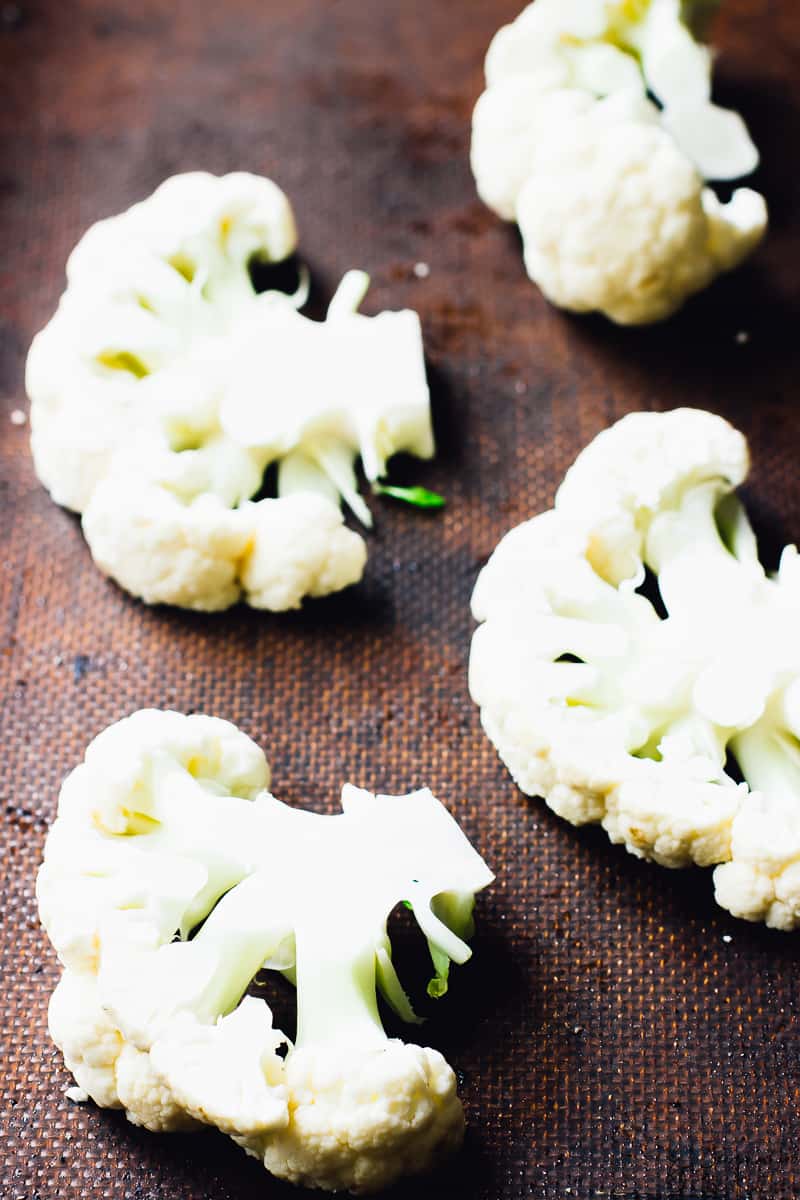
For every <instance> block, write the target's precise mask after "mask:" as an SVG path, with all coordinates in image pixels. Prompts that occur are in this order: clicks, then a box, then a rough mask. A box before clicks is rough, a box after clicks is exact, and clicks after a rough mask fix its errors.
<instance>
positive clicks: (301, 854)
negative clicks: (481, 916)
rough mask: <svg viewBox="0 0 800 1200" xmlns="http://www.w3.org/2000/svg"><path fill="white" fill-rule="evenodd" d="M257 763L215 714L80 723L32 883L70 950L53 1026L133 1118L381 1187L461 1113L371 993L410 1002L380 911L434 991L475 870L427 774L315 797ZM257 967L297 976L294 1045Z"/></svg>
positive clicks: (328, 1182) (312, 1177) (314, 1173)
mask: <svg viewBox="0 0 800 1200" xmlns="http://www.w3.org/2000/svg"><path fill="white" fill-rule="evenodd" d="M268 783H269V768H268V766H267V763H266V760H265V758H264V756H263V754H262V753H261V751H260V750H259V749H258V748H257V747H256V746H255V744H254V743H253V742H251V741H250V739H249V738H247V737H245V736H244V734H242V733H240V732H239V731H238V730H237V729H235V728H234V727H233V726H231V725H229V724H227V723H226V722H224V721H219V720H215V719H213V718H210V717H205V716H191V717H185V716H182V715H180V714H178V713H172V712H157V711H144V712H138V713H135V714H134V715H133V716H131V717H128V718H127V719H126V720H123V721H120V722H119V723H118V724H116V725H113V726H111V727H110V728H109V729H107V730H105V732H103V733H101V734H100V735H99V737H97V738H96V739H95V740H94V742H92V744H91V745H90V746H89V748H88V750H87V752H86V757H85V761H84V763H83V764H82V765H81V766H79V767H77V768H76V770H75V771H73V772H72V774H71V775H70V776H69V777H68V778H67V780H66V782H65V783H64V786H63V788H62V792H61V797H60V800H59V810H58V818H57V820H56V822H55V824H54V825H53V828H52V830H51V832H50V834H49V837H48V840H47V844H46V847H45V855H44V862H43V864H42V866H41V869H40V871H39V876H38V880H37V896H38V901H39V911H40V915H41V918H42V921H43V923H44V925H45V927H46V929H47V931H48V933H49V935H50V937H51V940H52V941H53V944H54V946H55V948H56V951H57V952H58V955H59V958H60V959H61V961H62V963H63V965H64V974H63V976H62V979H61V982H60V983H59V984H58V987H57V988H56V990H55V992H54V994H53V997H52V1000H51V1003H50V1030H51V1034H52V1036H53V1039H54V1041H55V1042H56V1044H57V1045H58V1046H59V1047H60V1048H61V1050H62V1052H63V1054H64V1060H65V1063H66V1065H67V1067H68V1068H69V1069H70V1070H71V1071H72V1073H73V1074H74V1076H75V1079H76V1082H77V1084H78V1086H79V1087H81V1088H83V1089H84V1091H85V1092H86V1093H87V1095H89V1096H91V1097H92V1099H93V1100H95V1102H96V1103H98V1104H100V1105H103V1106H106V1107H115V1108H120V1107H121V1108H123V1109H124V1110H125V1112H126V1114H127V1116H128V1119H129V1120H130V1121H132V1122H134V1123H135V1124H139V1125H144V1126H146V1127H147V1128H149V1129H152V1130H165V1131H166V1130H171V1129H192V1128H197V1127H200V1126H202V1125H213V1126H216V1127H217V1128H219V1129H221V1130H222V1131H224V1132H225V1133H227V1134H229V1135H230V1136H231V1137H232V1138H233V1139H234V1140H235V1141H236V1142H238V1143H239V1144H240V1145H241V1146H242V1147H243V1148H244V1149H245V1150H246V1151H247V1153H248V1154H251V1155H254V1156H255V1157H256V1158H259V1159H260V1160H261V1161H262V1162H263V1163H264V1165H265V1166H266V1168H267V1169H268V1170H269V1171H271V1172H272V1173H273V1174H274V1175H277V1176H279V1177H280V1178H282V1179H286V1180H289V1181H291V1182H293V1183H298V1184H303V1185H306V1186H312V1187H320V1188H324V1189H327V1190H332V1191H333V1190H338V1189H349V1190H351V1191H353V1192H356V1193H362V1192H370V1191H376V1190H378V1189H379V1188H382V1187H386V1186H389V1185H390V1184H391V1183H393V1182H394V1181H395V1180H396V1179H398V1178H399V1177H401V1176H403V1175H410V1174H415V1173H417V1172H420V1171H424V1170H426V1169H428V1168H429V1167H431V1166H432V1165H433V1164H434V1163H436V1162H438V1161H439V1160H440V1159H441V1158H443V1157H444V1156H445V1155H447V1154H448V1153H450V1152H451V1151H452V1150H454V1149H455V1148H456V1147H457V1146H458V1145H459V1144H460V1141H461V1138H462V1136H463V1129H464V1115H463V1111H462V1107H461V1103H460V1101H459V1098H458V1095H457V1091H456V1080H455V1075H454V1073H453V1071H452V1069H451V1067H450V1066H449V1065H448V1064H447V1062H446V1061H445V1059H444V1058H443V1057H442V1055H441V1054H440V1053H439V1052H438V1051H436V1050H433V1049H430V1048H427V1047H422V1046H417V1045H407V1044H405V1043H403V1042H402V1041H400V1040H399V1039H397V1038H392V1039H390V1038H388V1037H387V1035H386V1033H385V1032H384V1030H383V1026H382V1024H381V1020H380V1016H379V1012H378V1003H377V991H378V990H380V991H381V993H382V994H383V995H384V996H385V998H386V999H387V1001H388V1002H389V1003H390V1005H391V1006H392V1007H393V1008H394V1009H395V1011H396V1012H398V1013H399V1015H400V1016H401V1017H403V1018H404V1019H407V1020H410V1021H415V1020H416V1017H415V1016H414V1012H413V1009H412V1008H411V1005H410V1003H409V1001H408V998H407V997H406V995H405V992H404V991H403V989H402V986H401V984H400V982H399V979H398V978H397V974H396V972H395V969H394V966H393V965H392V961H391V946H390V943H389V939H388V936H387V932H386V924H387V919H388V917H389V914H390V912H391V911H392V910H393V909H394V908H395V906H396V905H397V904H399V903H401V901H402V900H404V899H406V898H410V901H411V904H412V907H413V912H414V915H415V917H416V919H417V922H418V924H419V925H420V928H421V929H422V931H423V933H424V934H425V936H426V938H427V940H428V945H429V948H430V952H431V956H432V959H433V962H434V966H435V969H436V972H437V978H438V979H439V980H440V981H441V982H442V987H440V988H439V992H440V993H441V992H442V991H444V990H445V986H446V979H447V972H448V970H449V966H450V963H451V962H457V963H462V962H465V961H466V960H467V959H468V958H469V956H470V948H469V946H468V945H467V943H466V941H465V940H464V939H465V938H466V937H468V936H470V935H471V932H472V909H473V904H474V897H475V893H476V892H477V891H479V890H480V889H481V888H483V887H485V886H487V884H489V883H490V882H491V880H492V875H491V872H490V871H489V869H488V867H487V866H486V864H485V863H484V862H483V860H482V859H481V858H480V856H479V855H478V854H477V853H476V851H475V850H473V848H472V847H471V846H470V844H469V842H468V841H467V839H466V838H465V836H464V834H463V833H462V832H461V830H460V829H459V827H458V825H457V824H456V822H455V821H454V820H453V818H452V817H451V816H450V815H449V814H448V813H447V812H446V810H445V809H444V808H443V807H442V805H441V804H440V803H439V802H438V801H437V800H436V799H435V798H434V797H433V796H432V795H431V793H430V792H429V791H427V790H423V791H419V792H414V793H412V794H411V795H408V796H373V795H372V794H371V793H369V792H365V791H362V790H360V789H357V788H354V787H351V786H349V785H348V786H346V787H345V788H344V789H343V792H342V810H343V811H342V812H341V813H340V814H339V815H337V816H320V815H317V814H314V813H310V812H304V811H301V810H298V809H292V808H290V807H288V806H287V805H285V804H282V803H280V802H279V801H278V800H276V799H275V798H274V797H273V796H271V795H270V794H269V792H267V791H266V790H265V789H266V787H267V786H268ZM332 896H334V897H335V899H336V902H335V903H333V904H332V903H331V897H332ZM266 969H271V970H280V971H282V972H283V973H284V974H285V975H286V976H287V978H289V979H290V980H291V981H292V982H293V983H295V984H296V987H297V1001H298V1031H297V1040H296V1043H295V1044H294V1045H291V1044H290V1043H289V1041H288V1039H287V1038H286V1036H285V1035H284V1034H283V1033H282V1032H281V1031H280V1030H278V1029H275V1028H274V1026H273V1023H272V1014H271V1011H270V1009H269V1007H268V1005H267V1004H266V1002H265V1001H264V1000H263V999H260V998H259V999H256V998H255V997H253V996H250V995H246V992H247V989H248V987H249V986H250V984H251V983H252V981H253V979H254V978H255V976H256V975H258V974H259V972H261V971H263V970H266ZM284 1047H288V1051H287V1052H286V1053H285V1056H284V1055H282V1054H281V1052H280V1051H281V1050H282V1049H283V1048H284Z"/></svg>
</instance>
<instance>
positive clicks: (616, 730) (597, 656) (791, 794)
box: [470, 409, 800, 929]
mask: <svg viewBox="0 0 800 1200" xmlns="http://www.w3.org/2000/svg"><path fill="white" fill-rule="evenodd" d="M747 470H748V453H747V445H746V442H745V440H744V438H743V437H742V435H741V434H740V433H738V432H737V431H736V430H735V429H733V428H732V427H731V426H730V425H729V424H728V423H727V422H726V421H724V420H723V419H722V418H720V417H716V416H713V415H712V414H710V413H706V412H701V411H697V410H692V409H679V410H677V411H675V412H671V413H667V414H657V413H636V414H632V415H631V416H628V417H625V418H624V419H623V420H622V421H620V422H619V423H618V424H617V425H615V426H613V427H612V428H611V429H609V430H607V431H605V432H604V433H601V434H600V435H599V436H598V437H597V438H596V439H595V440H594V442H592V443H591V444H590V445H589V446H588V447H587V448H586V449H585V450H584V451H583V452H582V453H581V454H580V455H579V456H578V459H577V460H576V462H575V464H574V465H573V466H572V467H571V469H570V470H569V471H568V472H567V475H566V477H565V479H564V482H563V484H562V485H561V488H560V489H559V491H558V494H557V496H556V502H555V507H554V508H553V509H552V510H551V511H549V512H546V513H543V514H542V515H541V516H538V517H534V518H533V520H531V521H528V522H526V523H525V524H523V525H520V526H518V528H516V529H514V530H512V532H511V533H509V534H508V535H507V536H506V537H505V538H504V539H503V540H502V542H501V543H500V545H499V546H498V547H497V549H496V550H495V552H494V554H493V556H492V558H491V559H490V561H489V563H488V564H487V566H486V567H485V568H484V569H483V571H482V572H481V575H480V577H479V579H478V582H477V585H476V587H475V593H474V595H473V601H472V604H473V613H474V615H475V618H476V620H478V621H480V622H481V625H480V627H479V628H478V629H477V630H476V632H475V635H474V638H473V643H472V653H471V660H470V690H471V693H472V696H473V699H474V700H475V701H476V703H477V704H479V705H480V708H481V718H482V721H483V725H484V728H485V730H486V732H487V733H488V735H489V737H490V738H491V740H492V741H493V742H494V744H495V746H496V747H497V750H498V752H499V754H500V756H501V758H502V759H503V761H504V762H505V763H506V765H507V766H508V768H509V770H510V771H511V773H512V775H513V776H514V778H515V780H516V781H517V783H518V784H519V786H520V787H521V788H522V790H523V791H524V792H526V793H528V794H529V795H541V796H543V797H544V798H545V800H546V801H547V803H548V804H549V806H550V807H551V808H552V809H553V810H554V811H555V812H556V813H558V814H559V815H560V816H562V817H565V818H566V819H567V820H568V821H571V822H572V823H573V824H576V825H580V824H584V823H586V822H600V823H601V824H602V825H603V827H604V829H605V830H606V831H607V833H608V835H609V837H610V838H611V840H612V841H613V842H620V843H623V844H624V845H625V847H626V848H627V849H628V850H629V851H630V852H631V853H632V854H635V855H637V856H639V857H641V858H650V859H652V860H654V861H655V862H658V863H661V864H662V865H664V866H668V867H682V866H686V865H688V864H690V863H697V864H699V865H701V866H707V865H711V864H721V865H719V866H717V869H716V871H715V874H714V880H715V885H716V895H717V900H718V901H719V903H720V904H721V905H722V906H723V907H725V908H727V909H728V910H729V911H730V912H732V913H733V914H734V915H736V916H740V917H745V918H747V919H748V920H753V921H761V920H763V921H766V922H767V924H769V925H771V926H774V927H776V928H779V929H793V928H795V926H796V925H797V924H798V922H800V641H798V638H797V630H796V627H797V614H798V612H800V558H798V554H797V551H796V549H795V548H794V547H793V546H790V547H787V549H785V550H784V552H783V555H782V556H781V560H780V568H779V570H778V572H777V574H776V575H774V576H771V575H769V574H768V573H767V572H766V571H765V569H764V567H763V566H762V565H761V563H760V562H759V559H758V552H757V547H756V542H755V538H754V535H753V532H752V529H751V528H750V525H749V522H748V520H747V517H746V515H745V512H744V510H743V508H742V506H741V504H740V503H739V501H738V500H737V498H736V496H735V494H734V492H733V489H734V488H735V487H736V486H737V485H738V484H740V483H742V481H743V480H744V479H745V477H746V475H747ZM656 581H657V585H658V593H659V596H658V598H656V596H655V594H654V583H655V582H656ZM648 596H649V597H651V598H648ZM732 763H735V764H737V765H738V770H739V772H740V773H741V775H742V776H743V777H744V781H745V782H739V783H737V782H736V778H735V776H736V770H735V767H734V766H733V765H732ZM732 772H733V773H732Z"/></svg>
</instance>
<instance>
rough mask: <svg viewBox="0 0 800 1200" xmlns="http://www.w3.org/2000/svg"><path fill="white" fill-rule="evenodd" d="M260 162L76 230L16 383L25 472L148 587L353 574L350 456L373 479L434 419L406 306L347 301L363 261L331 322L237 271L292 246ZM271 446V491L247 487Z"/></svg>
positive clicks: (275, 588) (119, 570)
mask: <svg viewBox="0 0 800 1200" xmlns="http://www.w3.org/2000/svg"><path fill="white" fill-rule="evenodd" d="M295 247H296V231H295V225H294V219H293V216H292V212H291V209H290V207H289V202H288V200H287V199H286V197H285V196H284V194H283V193H282V192H281V191H280V189H279V188H277V187H276V186H275V184H273V183H272V182H270V180H268V179H260V178H258V177H256V176H253V175H247V174H242V173H238V174H233V175H227V176H224V177H222V178H216V177H214V176H212V175H206V174H202V173H195V174H189V175H179V176H175V177H174V178H172V179H169V180H167V182H166V183H164V184H162V186H161V187H160V188H158V189H157V190H156V192H155V193H154V194H153V195H152V196H151V197H150V198H149V199H147V200H145V201H143V202H142V203H140V204H136V205H134V206H133V208H131V209H129V210H128V211H127V212H125V213H123V214H122V215H121V216H117V217H113V218H110V219H108V220H105V221H100V222H98V223H97V224H96V225H94V226H92V228H91V229H90V230H89V231H88V232H87V233H86V234H85V235H84V237H83V238H82V239H81V241H80V242H79V243H78V245H77V246H76V248H75V250H74V251H73V252H72V254H71V256H70V259H69V262H68V264H67V289H66V291H65V292H64V295H63V296H62V298H61V302H60V304H59V307H58V310H57V312H56V314H55V316H54V317H53V318H52V320H51V321H50V322H49V323H48V324H47V325H46V326H45V328H44V329H43V330H42V331H41V333H39V334H38V335H37V337H36V338H35V339H34V342H33V345H32V346H31V350H30V354H29V356H28V364H27V373H26V384H27V388H28V392H29V395H30V397H31V429H32V436H31V445H32V449H33V455H34V461H35V464H36V470H37V473H38V475H39V477H40V478H41V480H42V481H43V483H44V484H45V486H46V487H47V488H48V489H49V490H50V492H51V494H52V496H53V498H54V499H55V500H56V501H57V502H58V503H59V504H63V505H65V506H67V507H68V508H72V509H75V510H76V511H77V512H80V513H82V514H83V528H84V532H85V534H86V538H87V541H88V543H89V547H90V549H91V551H92V555H93V557H94V559H95V561H96V563H97V565H98V566H99V567H100V568H101V570H103V571H104V572H105V573H106V574H108V575H110V576H111V577H112V578H113V579H115V580H116V581H117V582H118V583H119V584H121V586H122V587H124V588H126V589H127V590H128V591H130V592H132V593H133V594H134V595H137V596H141V597H142V598H143V599H144V600H145V601H147V602H148V603H153V604H154V603H164V604H177V605H181V606H183V607H187V608H195V609H206V610H215V609H222V608H226V607H228V606H229V605H230V604H233V603H235V602H236V601H237V600H239V599H243V600H245V601H246V602H247V603H249V604H252V605H253V606H255V607H257V608H269V609H273V610H283V609H288V608H297V607H298V606H299V605H300V603H301V602H302V600H303V598H304V597H305V596H322V595H327V594H328V593H330V592H335V591H338V590H340V589H341V588H344V587H347V586H348V585H349V584H351V583H355V582H357V581H358V580H359V579H360V578H361V575H362V573H363V570H364V563H365V561H366V547H365V545H364V541H363V539H362V538H361V537H360V536H359V535H358V534H356V533H354V532H353V531H351V530H349V529H347V528H346V527H345V525H344V523H343V520H342V516H341V513H340V511H339V503H340V498H341V497H344V499H345V500H346V502H347V503H348V505H349V506H350V508H351V509H352V510H353V511H354V513H355V514H356V515H357V516H358V517H359V519H360V520H361V521H362V522H363V523H365V524H367V525H369V524H370V523H371V518H370V513H369V509H368V508H367V506H366V504H365V503H364V501H363V500H362V498H361V497H360V495H359V494H358V489H357V483H356V477H355V471H354V464H355V460H356V458H357V457H358V456H359V455H360V456H361V459H362V462H363V465H364V471H365V473H366V475H367V477H368V478H369V479H370V480H373V481H374V480H376V479H377V478H378V477H379V476H380V475H382V474H384V473H385V471H386V464H387V461H388V459H389V458H390V457H391V456H392V455H393V454H395V453H397V452H398V451H400V450H405V451H408V452H410V453H412V454H417V455H419V456H421V457H430V456H431V455H432V454H433V449H434V446H433V436H432V432H431V422H430V405H429V396H428V389H427V383H426V379H425V367H424V357H423V351H422V337H421V331H420V325H419V319H418V317H417V315H416V313H413V312H411V311H409V310H405V311H403V312H394V313H393V312H384V313H381V314H380V315H379V316H377V317H370V318H368V317H364V316H361V315H360V314H358V313H357V311H356V309H357V308H358V305H359V304H360V302H361V300H362V299H363V297H364V294H365V292H366V288H367V285H368V282H369V281H368V279H367V276H365V275H364V274H363V273H362V272H358V271H354V272H350V273H349V274H348V275H346V276H345V278H344V279H343V281H342V284H341V286H340V288H339V290H338V291H337V293H336V295H335V297H334V299H333V301H332V302H331V305H330V308H329V311H328V318H327V320H326V321H323V322H315V321H310V320H308V319H307V318H306V317H303V316H301V315H300V314H299V313H298V312H297V311H296V306H297V305H298V304H301V303H302V302H303V299H304V295H303V292H304V289H303V288H302V287H301V289H300V291H299V292H298V293H297V294H296V295H295V296H287V295H284V294H283V293H281V292H276V291H267V292H264V293H261V294H257V293H256V291H255V288H254V286H253V283H252V280H251V275H250V267H251V264H252V263H253V262H257V261H259V260H263V261H267V262H275V261H281V260H282V259H285V258H286V257H287V256H289V255H290V254H292V253H293V251H294V250H295ZM273 462H275V463H277V464H278V468H279V469H278V477H277V478H278V484H277V493H278V499H274V500H270V499H256V500H252V499H251V498H252V497H254V496H256V495H257V494H258V493H259V491H260V490H261V488H262V483H263V480H264V474H265V471H266V469H267V467H268V466H269V465H270V464H271V463H273Z"/></svg>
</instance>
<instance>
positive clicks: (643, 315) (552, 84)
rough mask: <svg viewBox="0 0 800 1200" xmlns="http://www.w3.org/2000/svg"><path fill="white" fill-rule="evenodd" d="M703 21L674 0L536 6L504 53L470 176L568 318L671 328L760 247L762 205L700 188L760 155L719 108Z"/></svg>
mask: <svg viewBox="0 0 800 1200" xmlns="http://www.w3.org/2000/svg"><path fill="white" fill-rule="evenodd" d="M701 16H702V12H701V7H700V6H698V5H685V4H684V5H681V4H680V3H679V2H678V0H641V2H636V3H632V2H630V0H576V2H574V3H564V2H563V0H535V2H534V3H533V4H531V5H529V6H528V7H527V8H526V9H525V10H524V11H523V12H522V13H521V14H520V16H519V17H518V18H517V19H516V21H514V22H513V23H512V24H511V25H507V26H505V27H504V28H502V29H501V30H499V32H498V33H497V34H496V35H495V38H494V40H493V41H492V44H491V46H490V48H489V52H488V54H487V58H486V82H487V87H486V91H485V92H484V93H483V94H482V96H481V97H480V98H479V100H478V102H477V104H476V106H475V112H474V116H473V129H472V148H471V161H472V169H473V174H474V176H475V180H476V184H477V188H478V192H479V194H480V196H481V198H482V199H483V201H484V202H485V203H486V204H487V205H488V206H489V207H490V208H492V209H493V210H494V211H495V212H496V213H497V214H498V215H499V216H501V217H502V218H503V219H505V220H508V221H516V222H517V223H518V225H519V228H520V233H521V234H522V240H523V245H524V256H525V264H526V267H527V270H528V274H529V275H530V277H531V279H533V281H534V282H535V283H537V284H538V285H539V287H540V288H541V289H542V291H543V292H544V293H545V295H546V296H547V297H548V299H550V300H551V301H552V302H553V303H554V304H556V305H558V306H560V307H562V308H568V309H571V310H573V311H576V312H591V311H599V312H603V313H605V314H606V315H607V316H608V317H610V318H611V319H612V320H614V321H616V322H618V323H620V324H643V323H646V322H650V321H657V320H661V319H663V318H664V317H667V316H669V315H670V314H671V313H673V312H675V311H676V309H678V308H679V307H680V306H681V305H682V304H683V303H684V301H685V300H686V299H687V298H688V297H689V296H691V295H692V294H694V293H695V292H697V291H699V290H701V289H702V288H704V287H706V286H707V285H708V284H709V283H710V282H711V281H712V280H713V279H714V277H715V276H716V275H718V274H719V273H720V272H721V271H727V270H731V269H732V268H734V267H735V266H737V265H738V264H739V263H740V262H741V261H742V260H743V259H744V258H745V257H746V256H747V255H748V254H750V253H751V251H752V250H753V249H754V248H755V246H756V245H757V244H758V242H759V241H760V240H761V238H762V237H763V235H764V232H765V230H766V225H767V210H766V204H765V202H764V199H763V197H762V196H760V195H759V194H758V193H756V192H754V191H752V190H751V189H748V188H739V189H737V190H736V191H735V192H734V194H733V197H732V199H731V200H730V201H729V202H728V203H727V204H721V203H720V201H719V200H718V199H717V197H716V195H715V194H714V192H713V191H712V190H711V189H710V188H708V187H706V186H704V181H705V180H707V179H735V178H738V177H740V176H742V175H746V174H749V173H750V172H751V171H753V170H754V169H755V167H756V166H757V165H758V153H757V151H756V149H755V146H754V145H753V143H752V140H751V139H750V136H749V134H748V133H747V130H746V128H745V126H744V123H743V122H742V120H741V117H739V116H738V114H736V113H734V112H730V111H729V110H726V109H722V108H719V107H718V106H716V105H714V104H713V103H712V101H711V63H712V59H711V54H710V51H709V48H708V47H707V46H705V45H704V44H702V43H700V42H699V41H697V40H696V36H695V35H696V34H697V33H699V32H701V26H702V24H703V23H702V21H701V19H700V18H701ZM650 96H654V97H655V98H656V100H657V101H658V105H660V107H659V106H657V104H656V103H654V102H653V101H652V100H651V99H650V98H649V97H650Z"/></svg>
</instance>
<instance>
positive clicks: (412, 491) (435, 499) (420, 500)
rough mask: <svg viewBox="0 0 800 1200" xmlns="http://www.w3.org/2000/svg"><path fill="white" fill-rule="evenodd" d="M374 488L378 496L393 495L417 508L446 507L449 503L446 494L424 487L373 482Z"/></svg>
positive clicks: (396, 498)
mask: <svg viewBox="0 0 800 1200" xmlns="http://www.w3.org/2000/svg"><path fill="white" fill-rule="evenodd" d="M372 490H373V492H374V493H375V494H376V495H377V496H391V497H392V499H393V500H402V501H403V503H404V504H412V505H413V506H414V507H415V508H444V506H445V504H446V503H447V502H446V500H445V498H444V496H440V495H439V493H438V492H431V491H430V490H429V489H428V488H424V487H395V486H394V484H388V483H373V485H372Z"/></svg>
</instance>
